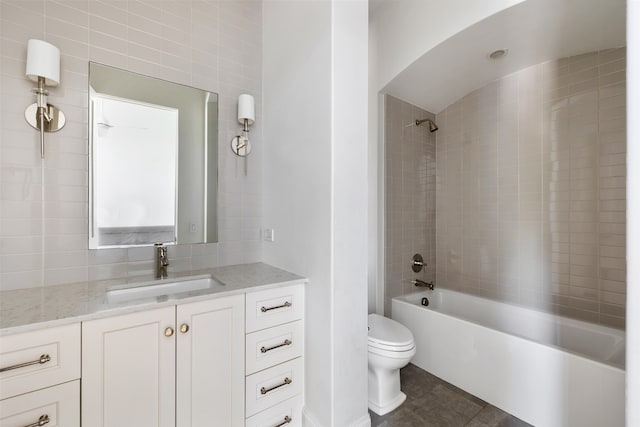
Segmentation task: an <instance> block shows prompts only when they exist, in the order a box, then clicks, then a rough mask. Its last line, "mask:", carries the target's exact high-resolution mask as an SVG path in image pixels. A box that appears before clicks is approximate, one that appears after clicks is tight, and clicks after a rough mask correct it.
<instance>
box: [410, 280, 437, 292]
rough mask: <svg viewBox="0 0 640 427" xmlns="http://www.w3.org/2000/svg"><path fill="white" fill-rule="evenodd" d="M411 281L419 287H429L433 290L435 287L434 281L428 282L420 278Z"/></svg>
mask: <svg viewBox="0 0 640 427" xmlns="http://www.w3.org/2000/svg"><path fill="white" fill-rule="evenodd" d="M411 283H413V284H414V285H416V286H417V287H419V288H429V289H431V290H433V288H434V286H433V282H429V283H427V282H423V281H422V280H420V279H415V280H412V281H411Z"/></svg>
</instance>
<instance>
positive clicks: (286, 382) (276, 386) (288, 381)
mask: <svg viewBox="0 0 640 427" xmlns="http://www.w3.org/2000/svg"><path fill="white" fill-rule="evenodd" d="M288 384H291V380H290V379H289V378H285V379H284V381H283V382H282V384H278V385H274V386H273V387H269V388H264V387H262V388H260V394H267V393H269V392H270V391H273V390H275V389H277V388H280V387H282V386H285V385H288Z"/></svg>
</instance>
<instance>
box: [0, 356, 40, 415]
mask: <svg viewBox="0 0 640 427" xmlns="http://www.w3.org/2000/svg"><path fill="white" fill-rule="evenodd" d="M50 360H51V356H49V355H48V354H43V355H42V356H40V358H39V359H38V360H32V361H31V362H24V363H19V364H17V365H13V366H7V367H6V368H0V372H6V371H12V370H14V369H20V368H24V367H26V366H31V365H38V364H40V365H44V364H45V363H47V362H49V361H50ZM48 419H49V417H47V420H48ZM47 422H49V421H47ZM34 425H38V424H34ZM40 425H43V424H40Z"/></svg>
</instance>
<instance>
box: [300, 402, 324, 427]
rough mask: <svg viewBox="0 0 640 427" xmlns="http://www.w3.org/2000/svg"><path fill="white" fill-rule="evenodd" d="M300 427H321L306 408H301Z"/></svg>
mask: <svg viewBox="0 0 640 427" xmlns="http://www.w3.org/2000/svg"><path fill="white" fill-rule="evenodd" d="M302 427H322V426H321V425H320V423H319V422H318V420H316V418H315V417H314V416H313V415H311V414H310V413H309V410H308V409H307V407H306V406H305V407H303V408H302Z"/></svg>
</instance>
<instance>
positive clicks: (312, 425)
mask: <svg viewBox="0 0 640 427" xmlns="http://www.w3.org/2000/svg"><path fill="white" fill-rule="evenodd" d="M302 426H303V427H323V426H322V425H321V424H320V422H318V420H317V419H316V418H315V417H314V416H313V415H311V414H310V413H309V411H308V410H307V407H306V406H305V407H304V408H302ZM349 427H371V417H369V414H368V413H366V414H364V415H363V416H362V417H360V418H359V419H357V420H356V421H355V422H353V423H351V425H350V426H349Z"/></svg>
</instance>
